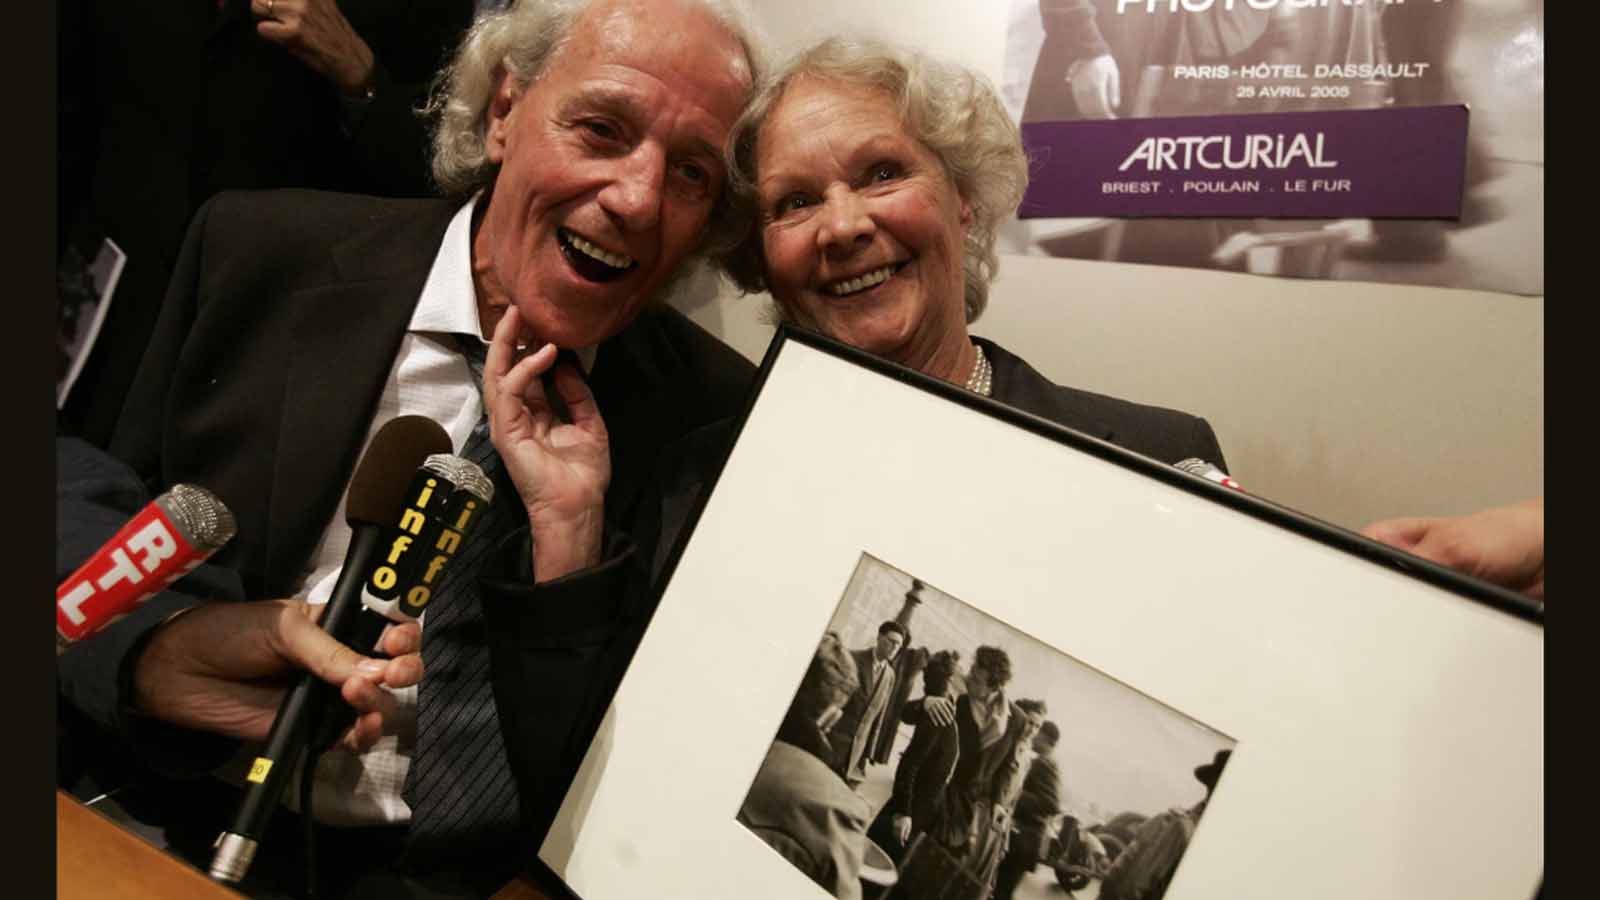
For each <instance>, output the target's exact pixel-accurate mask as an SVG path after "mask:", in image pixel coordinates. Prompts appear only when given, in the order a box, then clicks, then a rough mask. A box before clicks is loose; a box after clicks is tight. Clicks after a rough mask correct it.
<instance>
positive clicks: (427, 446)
mask: <svg viewBox="0 0 1600 900" xmlns="http://www.w3.org/2000/svg"><path fill="white" fill-rule="evenodd" d="M449 449H450V436H449V435H447V434H445V431H444V429H443V428H441V427H440V426H439V424H438V423H437V422H434V421H433V420H431V419H428V418H425V417H423V416H401V417H399V418H397V419H394V420H392V421H390V422H388V423H386V424H385V425H384V426H383V427H382V428H380V429H378V433H377V434H375V435H373V436H372V441H371V443H370V444H368V446H367V451H366V453H365V454H364V455H363V456H362V458H361V462H360V463H359V464H357V466H356V471H355V476H354V477H353V478H351V479H350V489H349V491H348V493H347V494H346V496H345V521H346V522H347V523H348V524H349V525H350V549H349V550H348V551H346V553H345V558H344V566H343V568H341V569H340V570H339V577H338V580H337V581H335V582H334V586H333V594H332V595H331V596H330V597H329V598H328V605H327V608H325V609H324V610H323V612H322V620H321V624H322V627H323V629H324V630H325V631H327V632H328V633H329V634H331V635H333V636H335V637H339V636H340V635H341V634H345V633H347V632H349V631H350V630H351V629H352V628H353V627H354V623H355V622H357V621H359V616H360V614H361V613H362V609H361V593H362V590H361V588H362V584H363V582H364V581H365V580H366V574H367V572H369V571H370V570H371V569H372V566H373V565H374V563H376V561H377V560H378V559H379V558H380V556H381V552H382V537H383V534H384V529H385V527H386V526H387V525H389V524H391V523H393V522H395V521H396V520H398V519H399V518H400V513H401V510H402V509H403V508H404V507H405V505H406V503H407V500H408V498H407V496H406V487H407V484H408V482H409V481H410V475H411V473H412V472H413V471H414V470H415V469H416V468H417V467H418V466H419V465H421V463H422V462H423V461H424V460H426V459H427V458H428V457H429V456H430V455H432V454H435V453H441V452H446V451H448V450H449ZM357 649H359V650H361V651H362V652H367V651H370V649H371V646H370V643H369V645H368V646H367V647H361V648H357ZM336 702H339V696H338V688H336V687H334V686H333V685H329V684H325V683H323V682H322V681H321V680H320V679H318V678H317V677H316V676H315V675H313V674H311V673H309V672H308V673H305V674H304V675H302V676H301V678H300V680H299V681H298V682H296V683H295V685H294V687H293V688H291V689H290V690H289V693H288V694H287V695H285V696H284V698H283V703H282V704H281V705H280V706H279V707H278V717H277V718H276V719H275V720H274V721H273V723H272V730H271V731H270V732H268V734H267V741H266V744H265V745H264V746H263V747H262V749H261V751H260V753H259V755H258V756H257V757H256V759H255V762H254V763H253V764H252V765H251V766H250V772H249V774H248V775H247V776H246V780H247V781H248V782H249V783H248V784H247V785H246V787H245V795H244V798H243V799H242V800H241V801H240V804H239V811H238V814H237V815H236V816H235V817H234V823H233V827H232V828H231V829H229V830H228V831H225V832H223V833H222V834H221V835H219V836H218V837H217V843H216V853H215V855H214V856H213V857H212V860H211V877H212V878H215V879H217V880H219V881H225V882H236V881H238V880H239V879H240V878H243V877H244V874H245V872H246V871H247V870H248V869H249V868H250V862H251V861H252V860H253V859H254V858H255V852H256V847H257V842H258V841H259V840H260V838H261V835H262V833H263V832H264V831H265V830H266V827H267V823H268V822H269V821H271V819H272V813H273V811H274V810H275V809H276V808H277V805H278V800H279V798H280V797H282V796H283V789H284V787H285V786H286V785H287V783H288V780H289V777H290V775H291V774H292V773H293V772H294V767H295V763H296V762H297V761H298V760H299V757H300V754H301V753H303V752H304V751H305V747H306V737H307V735H308V734H309V732H310V731H311V728H312V726H313V725H314V724H315V723H316V722H317V720H318V719H319V718H321V716H322V713H323V710H325V709H326V708H327V707H328V706H329V705H331V704H332V703H336ZM307 777H310V776H309V773H308V774H307ZM306 814H307V815H310V810H306Z"/></svg>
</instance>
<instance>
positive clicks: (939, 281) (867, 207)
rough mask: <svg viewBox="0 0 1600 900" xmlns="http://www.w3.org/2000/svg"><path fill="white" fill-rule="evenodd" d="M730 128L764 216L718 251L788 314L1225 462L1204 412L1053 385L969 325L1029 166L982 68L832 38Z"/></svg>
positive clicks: (1034, 408) (1089, 424)
mask: <svg viewBox="0 0 1600 900" xmlns="http://www.w3.org/2000/svg"><path fill="white" fill-rule="evenodd" d="M731 142H732V148H733V157H734V158H733V164H732V168H733V171H734V175H733V177H734V181H735V188H736V190H737V191H739V193H740V195H741V197H742V199H743V201H744V203H745V204H746V206H747V207H748V209H749V211H750V212H751V213H752V214H753V215H754V222H753V225H752V228H751V230H750V232H749V233H748V234H747V235H746V237H745V240H744V241H743V242H742V243H741V244H740V245H739V246H738V247H736V248H734V249H733V250H732V251H730V252H728V253H727V254H725V255H724V256H723V257H722V258H721V262H722V264H723V267H724V268H725V269H726V271H727V272H728V273H729V275H730V276H731V277H732V278H733V280H734V281H735V283H736V284H738V285H739V286H740V287H741V288H742V289H743V290H745V291H746V292H750V293H753V292H757V291H761V290H767V291H770V292H771V294H772V296H773V298H774V299H775V300H776V301H777V307H778V312H779V315H780V316H781V317H782V318H783V319H785V320H787V321H790V322H793V323H796V324H799V325H802V326H804V327H807V328H810V329H813V330H816V331H818V332H821V333H822V334H824V335H827V336H828V337H832V338H835V339H837V340H840V341H843V342H844V343H847V344H850V345H852V346H855V347H859V348H861V349H863V350H867V351H869V352H871V353H874V354H877V355H879V356H882V357H884V358H886V359H889V360H891V361H893V362H896V363H900V364H902V365H905V366H908V367H910V368H913V369H916V370H918V371H921V372H923V373H925V374H928V375H932V376H934V377H936V378H940V379H943V380H945V381H949V382H952V383H955V384H958V385H965V386H966V387H967V388H968V389H969V390H972V391H975V392H977V393H979V394H983V395H985V396H992V397H994V398H995V399H996V400H999V401H1001V402H1004V403H1007V404H1010V405H1012V406H1016V407H1018V408H1021V409H1023V410H1026V411H1027V412H1030V413H1033V414H1035V415H1039V416H1042V417H1044V418H1048V419H1052V420H1054V421H1056V422H1059V423H1060V424H1062V425H1066V426H1068V427H1070V428H1074V429H1076V430H1079V431H1084V432H1088V433H1090V434H1092V435H1094V436H1096V437H1099V438H1103V439H1105V440H1109V441H1112V442H1114V443H1117V444H1120V445H1122V446H1124V447H1126V448H1128V449H1130V450H1134V451H1137V452H1139V453H1143V454H1145V455H1147V456H1152V457H1155V458H1157V459H1161V460H1164V461H1167V462H1176V461H1178V460H1180V459H1184V458H1187V457H1191V456H1193V457H1200V458H1201V459H1204V460H1206V461H1208V462H1212V463H1215V464H1217V465H1219V466H1221V465H1223V460H1222V450H1221V448H1219V447H1218V446H1217V440H1216V436H1215V435H1214V434H1213V433H1212V431H1211V427H1210V426H1209V425H1207V424H1206V422H1205V421H1204V420H1202V419H1197V418H1195V417H1193V416H1189V415H1186V414H1184V413H1180V412H1175V411H1173V410H1167V409H1159V408H1156V407H1151V406H1142V405H1138V404H1134V403H1129V402H1127V401H1123V400H1117V399H1114V398H1111V397H1105V396H1100V395H1097V394H1091V393H1087V392H1084V391H1079V390H1074V389H1072V388H1067V387H1061V386H1058V385H1055V384H1052V383H1051V382H1050V381H1049V380H1048V379H1046V378H1045V377H1044V376H1043V375H1040V374H1039V373H1038V372H1037V371H1035V370H1034V369H1033V368H1032V367H1031V366H1029V365H1028V364H1027V363H1025V362H1023V361H1022V360H1021V359H1018V358H1017V357H1015V356H1013V355H1012V354H1010V353H1008V352H1006V351H1005V350H1004V349H1003V348H1001V347H1000V346H999V345H997V344H995V343H994V342H993V341H988V340H985V339H982V338H975V337H972V336H971V335H970V334H968V332H967V326H968V325H969V324H970V323H972V322H973V321H975V320H976V319H977V318H978V316H979V315H981V314H982V312H983V309H984V306H985V304H986V303H987V302H988V296H989V283H990V282H991V281H992V280H993V279H994V275H995V272H996V270H997V268H998V266H999V259H998V257H997V254H996V253H995V232H996V229H997V227H998V226H999V224H1000V222H1001V221H1002V220H1004V219H1006V218H1007V217H1009V216H1010V215H1012V214H1013V213H1014V212H1015V211H1016V208H1017V204H1018V203H1020V202H1021V199H1022V193H1023V189H1024V187H1025V186H1026V185H1027V179H1028V169H1027V158H1026V156H1025V155H1024V153H1023V149H1022V142H1021V138H1020V135H1019V132H1018V129H1017V126H1016V125H1015V123H1013V122H1012V121H1011V120H1010V118H1009V117H1008V116H1007V115H1006V112H1005V110H1004V109H1003V108H1002V107H1001V105H1000V100H999V98H998V97H997V96H996V95H995V92H994V90H993V88H991V87H990V86H989V85H988V83H987V82H986V81H985V80H984V79H982V78H981V77H979V76H977V75H975V74H973V73H971V72H968V71H966V70H964V69H961V68H959V67H956V66H951V65H947V64H943V63H940V62H937V61H934V60H932V59H929V58H927V57H925V56H922V55H920V54H917V53H913V52H909V51H904V50H901V49H897V48H894V47H890V46H888V45H884V44H878V43H873V42H866V41H852V40H842V39H838V38H833V39H829V40H825V41H823V42H822V43H820V44H817V45H815V46H813V47H811V48H810V49H808V50H805V51H803V52H801V53H800V54H798V55H797V56H796V57H795V58H794V59H793V60H791V61H790V62H789V63H788V64H787V65H785V66H784V67H783V68H782V69H781V70H780V71H778V72H777V73H776V74H775V75H774V77H773V78H772V79H771V80H769V81H768V82H767V84H766V85H765V87H764V88H763V89H762V90H761V91H760V92H759V93H758V95H757V97H756V100H755V101H754V102H753V103H752V104H751V106H750V107H749V108H748V109H747V110H746V112H745V114H744V116H743V117H742V118H741V119H740V121H739V123H738V124H736V125H735V126H734V132H733V135H732V138H731Z"/></svg>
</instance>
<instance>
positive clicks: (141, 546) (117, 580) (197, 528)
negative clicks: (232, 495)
mask: <svg viewBox="0 0 1600 900" xmlns="http://www.w3.org/2000/svg"><path fill="white" fill-rule="evenodd" d="M237 531H238V527H237V525H236V524H235V523H234V519H233V513H231V512H229V511H228V507H227V506H225V505H224V504H223V502H222V501H221V500H219V499H217V495H215V494H213V493H211V492H210V491H208V490H206V489H205V488H203V487H198V486H196V485H192V484H180V485H176V486H174V487H173V488H172V489H171V490H169V491H167V492H166V493H164V494H162V495H161V496H159V497H157V498H156V499H154V500H152V501H150V503H148V504H146V506H145V508H144V509H142V510H140V511H139V512H138V514H136V515H135V516H134V517H133V518H132V519H130V520H128V524H126V525H124V526H122V528H121V530H119V531H118V532H117V533H116V534H115V535H113V536H112V537H111V540H109V541H107V542H106V543H105V545H104V546H102V547H101V548H100V549H99V550H97V551H95V553H94V555H93V556H91V557H89V559H88V561H86V562H85V563H84V564H83V565H81V566H79V567H78V570H77V571H75V572H73V573H72V575H71V576H69V577H68V578H67V580H66V581H63V582H61V584H59V585H57V586H56V653H58V654H59V653H61V651H62V650H65V649H66V647H67V646H68V645H69V644H71V643H73V642H75V641H80V640H82V639H84V638H86V637H88V636H89V635H90V634H93V633H94V632H96V631H99V630H100V629H101V628H103V627H105V626H106V625H107V624H109V623H110V622H111V621H112V620H113V619H116V618H119V617H121V616H123V615H125V614H127V613H128V612H129V611H131V610H132V609H133V608H134V607H136V606H138V605H139V604H140V603H143V602H144V601H145V600H148V599H149V598H150V597H151V596H152V595H154V594H155V593H156V592H158V591H160V590H162V589H163V588H165V587H167V586H168V585H170V584H172V583H173V582H175V581H177V580H178V579H180V578H182V577H183V576H184V575H187V574H188V573H189V572H191V571H193V570H194V569H195V568H197V567H198V566H199V565H200V564H201V563H203V562H205V561H206V558H207V557H209V556H210V555H211V554H213V553H215V552H216V551H217V550H218V549H219V548H221V547H222V545H223V544H226V543H227V542H228V541H230V540H232V539H233V536H234V534H235V533H236V532H237Z"/></svg>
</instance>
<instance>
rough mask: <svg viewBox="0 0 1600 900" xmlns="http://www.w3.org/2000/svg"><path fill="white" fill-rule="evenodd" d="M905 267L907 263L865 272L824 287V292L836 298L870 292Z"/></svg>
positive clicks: (891, 264)
mask: <svg viewBox="0 0 1600 900" xmlns="http://www.w3.org/2000/svg"><path fill="white" fill-rule="evenodd" d="M907 262H909V260H907ZM905 267H906V263H905V262H897V263H890V264H889V265H887V266H883V267H881V268H877V269H873V270H872V271H870V272H863V273H861V274H860V275H857V276H855V277H854V278H846V279H844V280H843V281H835V282H833V283H832V284H828V285H824V286H823V290H824V291H826V292H827V293H829V294H832V295H833V296H835V297H848V296H850V295H852V294H859V293H861V292H862V291H869V290H872V289H873V288H875V287H877V286H878V285H880V284H883V283H884V282H885V281H888V280H889V279H891V278H893V277H894V276H895V274H896V273H898V272H899V271H900V270H901V269H903V268H905Z"/></svg>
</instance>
